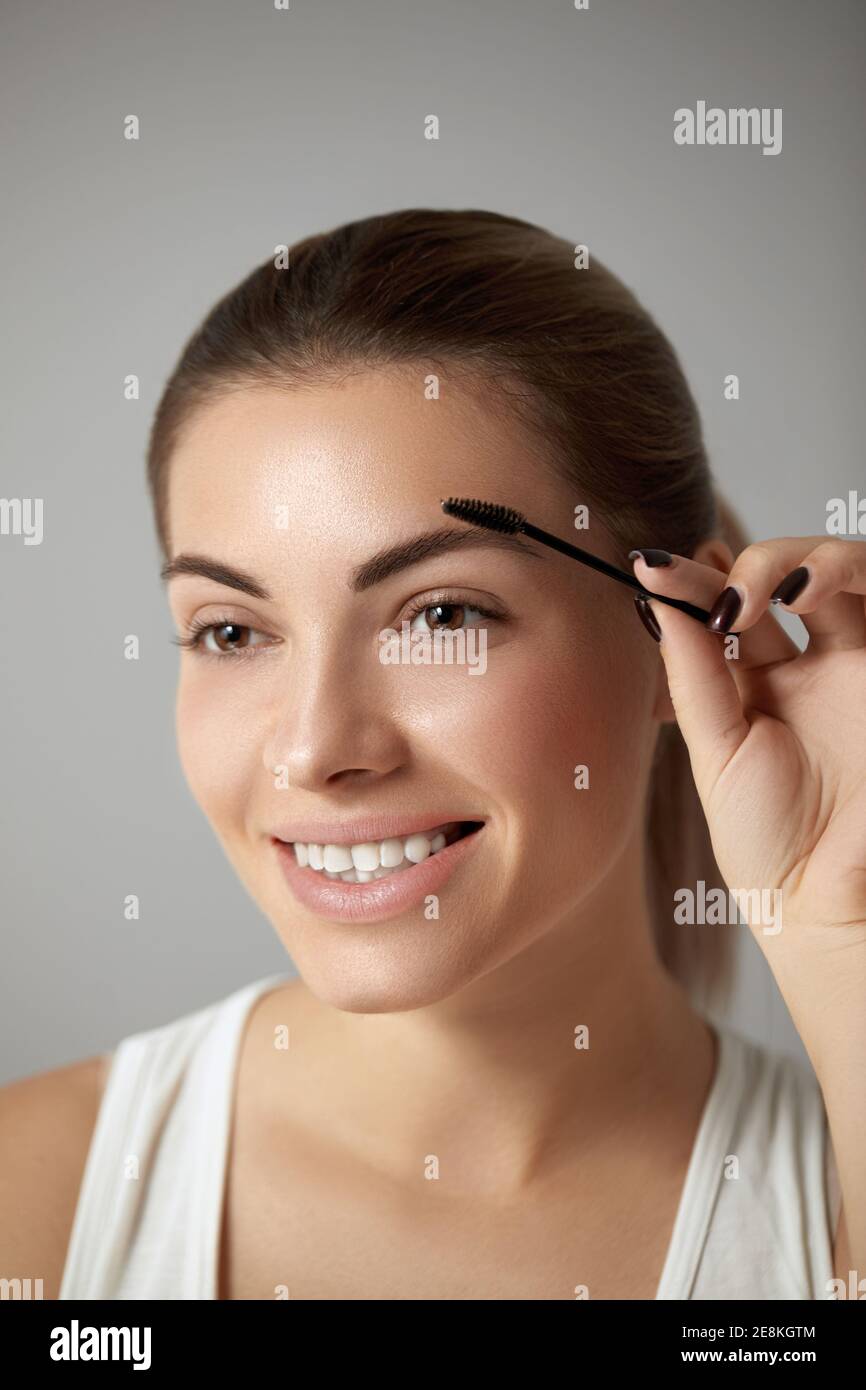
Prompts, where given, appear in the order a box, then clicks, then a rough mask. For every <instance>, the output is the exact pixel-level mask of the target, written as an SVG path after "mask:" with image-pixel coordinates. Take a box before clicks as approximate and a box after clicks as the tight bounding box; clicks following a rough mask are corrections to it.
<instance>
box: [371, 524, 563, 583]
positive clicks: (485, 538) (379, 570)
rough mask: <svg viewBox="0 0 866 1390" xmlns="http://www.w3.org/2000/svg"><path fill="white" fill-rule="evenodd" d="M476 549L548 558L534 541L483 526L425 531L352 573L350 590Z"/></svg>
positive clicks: (377, 554) (531, 557)
mask: <svg viewBox="0 0 866 1390" xmlns="http://www.w3.org/2000/svg"><path fill="white" fill-rule="evenodd" d="M472 548H483V549H485V550H489V549H493V550H511V551H513V552H514V553H516V554H519V555H524V556H527V557H528V558H529V559H532V560H541V559H543V558H544V557H543V555H542V552H541V551H540V550H536V549H535V547H534V546H533V545H532V543H531V542H530V541H527V540H526V539H525V538H524V537H523V536H520V535H517V534H514V535H509V534H506V533H504V532H502V531H487V530H483V529H482V528H481V527H480V526H463V527H461V528H460V529H459V530H457V529H456V528H455V527H453V526H443V527H440V528H439V529H438V530H436V531H425V532H423V534H422V535H420V536H413V537H412V538H411V540H408V541H401V542H399V543H398V544H397V545H392V546H388V548H387V549H385V550H380V551H378V552H377V553H376V554H375V555H373V556H371V558H370V559H369V560H365V561H364V563H363V564H361V565H357V566H356V568H355V569H354V570H353V571H352V578H351V580H350V587H351V588H352V589H353V590H354V592H355V593H362V592H363V590H364V589H371V588H372V587H373V585H374V584H381V583H382V581H383V579H390V577H391V575H393V574H399V573H400V571H401V570H405V569H408V568H409V567H410V565H420V563H421V561H422V560H429V559H430V558H431V556H435V555H448V554H450V553H451V551H452V550H468V549H472Z"/></svg>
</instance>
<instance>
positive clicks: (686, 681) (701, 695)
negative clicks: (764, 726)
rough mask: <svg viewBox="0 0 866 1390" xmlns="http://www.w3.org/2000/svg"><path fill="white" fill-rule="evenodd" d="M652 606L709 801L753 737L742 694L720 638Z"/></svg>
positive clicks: (677, 707) (695, 769)
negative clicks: (716, 787) (730, 763)
mask: <svg viewBox="0 0 866 1390" xmlns="http://www.w3.org/2000/svg"><path fill="white" fill-rule="evenodd" d="M647 604H648V607H649V609H650V611H651V612H652V613H653V615H654V617H655V619H656V622H657V623H658V626H659V628H660V630H661V634H662V635H661V643H660V649H661V654H662V658H663V660H664V663H665V673H666V675H667V681H668V689H669V691H670V696H671V703H672V704H673V707H674V713H675V714H676V717H677V723H678V725H679V727H680V729H681V730H682V735H683V738H684V739H685V741H686V746H687V747H688V750H689V758H690V761H691V765H692V773H693V775H694V778H695V784H696V786H697V788H698V791H699V792H700V793H701V795H702V796H703V795H704V794H705V793H708V792H709V791H711V790H712V787H713V786H714V784H715V782H716V780H717V779H718V777H719V776H720V775H721V773H722V771H723V770H724V768H725V767H726V766H727V764H728V763H729V762H730V760H731V758H732V757H733V756H734V754H735V753H736V752H737V750H738V748H739V747H740V745H741V744H742V743H743V741H744V739H745V738H746V736H747V735H748V732H749V725H748V722H747V720H746V718H745V716H744V714H743V706H742V702H741V700H740V694H739V691H738V689H737V685H736V682H735V680H734V677H733V674H732V672H731V664H730V662H728V661H726V660H725V656H724V653H723V651H722V646H721V643H720V642H719V641H718V638H717V637H716V636H715V634H714V633H712V632H708V631H707V629H706V628H705V627H704V626H703V624H702V623H697V622H695V620H694V618H690V617H689V616H688V614H687V613H682V612H680V610H679V609H677V608H670V607H669V606H668V605H667V604H666V603H659V602H658V600H655V601H653V600H652V599H650V600H647Z"/></svg>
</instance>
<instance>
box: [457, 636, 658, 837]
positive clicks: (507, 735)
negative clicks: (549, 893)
mask: <svg viewBox="0 0 866 1390" xmlns="http://www.w3.org/2000/svg"><path fill="white" fill-rule="evenodd" d="M592 650H593V652H594V655H593V656H592V658H591V659H590V658H589V657H588V656H587V654H586V648H585V647H584V646H583V645H581V644H578V643H575V644H573V646H571V647H570V646H563V647H562V648H561V649H560V650H559V651H558V652H556V653H555V654H553V655H551V654H550V652H549V651H548V655H547V656H545V658H543V659H533V660H531V661H526V660H517V659H515V660H504V659H500V661H499V662H498V663H497V664H496V666H495V667H494V666H493V665H492V663H491V664H490V665H489V666H488V669H487V671H486V672H485V673H484V675H482V676H477V677H476V676H472V677H465V678H464V679H465V693H464V694H463V697H462V702H461V706H460V711H459V713H460V718H459V720H457V719H453V718H452V720H451V727H452V728H456V729H457V730H458V732H457V734H456V736H455V739H454V742H453V743H452V748H453V752H454V758H455V763H456V765H457V766H459V768H460V770H461V772H462V773H463V774H464V775H465V777H466V779H467V781H468V782H469V783H470V784H472V785H475V786H477V787H479V788H482V789H484V791H485V793H486V795H487V797H488V798H489V801H490V803H491V805H492V806H496V807H499V808H500V812H501V814H502V816H503V818H504V821H505V823H506V825H507V824H508V823H511V824H514V825H517V824H519V825H520V827H521V830H520V834H521V840H522V841H523V843H524V844H532V843H535V844H536V847H537V851H538V854H539V856H540V858H541V860H542V861H544V862H548V863H549V862H550V856H551V853H552V852H553V853H556V850H557V848H560V847H561V848H562V849H563V850H566V851H567V850H568V849H569V848H570V849H571V850H572V851H573V849H574V846H575V843H576V842H579V843H580V845H581V847H582V848H589V847H592V846H595V847H596V848H597V849H598V851H599V852H600V853H602V854H608V853H612V852H613V851H614V849H615V848H616V845H617V843H618V842H620V841H621V840H622V838H623V835H624V833H625V831H626V829H627V828H628V826H629V825H630V824H631V821H632V818H633V816H634V815H635V814H636V812H637V809H638V807H639V805H640V800H639V793H640V790H641V782H642V778H643V776H644V775H645V770H646V767H645V765H646V762H647V760H648V757H649V753H650V740H651V733H652V729H651V696H650V687H649V684H648V683H647V682H646V681H645V680H644V679H643V677H642V675H640V674H638V673H635V677H634V679H629V672H630V669H631V670H632V671H633V670H634V668H630V666H629V657H628V651H627V649H626V650H621V649H620V645H619V644H618V643H616V642H611V641H610V640H608V641H607V643H606V644H605V643H602V644H592ZM640 670H641V671H642V670H643V668H642V667H641V668H640ZM473 687H474V689H473ZM452 713H453V711H452ZM581 767H585V768H586V770H587V771H586V774H585V776H583V778H582V780H585V781H586V783H587V785H586V786H585V787H582V788H579V787H577V786H576V785H575V782H576V777H577V774H576V773H575V769H576V768H581Z"/></svg>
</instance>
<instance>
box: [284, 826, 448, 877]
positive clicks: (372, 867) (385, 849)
mask: <svg viewBox="0 0 866 1390" xmlns="http://www.w3.org/2000/svg"><path fill="white" fill-rule="evenodd" d="M446 829H447V827H446ZM446 844H447V838H446V835H445V833H444V831H443V830H441V829H436V830H430V831H428V832H427V833H426V834H415V835H407V836H405V837H404V838H403V839H402V840H400V839H397V838H393V839H390V840H381V841H379V842H378V843H376V842H374V841H365V842H364V843H363V844H357V845H346V844H342V845H338V844H332V845H316V844H308V845H305V844H300V843H299V842H297V841H296V842H295V844H294V846H293V849H294V851H295V859H296V861H297V863H298V864H299V865H300V867H301V868H302V869H304V868H310V869H313V870H315V871H316V872H317V873H323V874H324V876H325V878H329V879H332V880H335V879H340V880H341V881H342V882H343V883H369V882H370V881H371V880H372V879H377V878H387V877H389V875H390V874H392V873H397V872H400V871H402V870H403V869H407V868H410V867H411V866H412V865H413V864H422V863H423V862H424V860H425V859H427V858H429V856H430V855H431V854H439V852H440V851H441V850H443V849H444V848H445V846H446Z"/></svg>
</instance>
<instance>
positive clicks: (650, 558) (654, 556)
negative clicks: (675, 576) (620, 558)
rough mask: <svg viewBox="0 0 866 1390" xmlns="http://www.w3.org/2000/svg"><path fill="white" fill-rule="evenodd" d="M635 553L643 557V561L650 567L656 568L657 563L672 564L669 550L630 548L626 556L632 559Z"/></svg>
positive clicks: (672, 560) (672, 558)
mask: <svg viewBox="0 0 866 1390" xmlns="http://www.w3.org/2000/svg"><path fill="white" fill-rule="evenodd" d="M636 555H640V556H642V557H643V562H644V564H645V565H648V566H649V568H650V569H656V568H657V567H658V566H659V565H672V564H673V562H674V557H673V555H671V553H670V551H669V550H643V549H638V550H630V551H629V552H628V558H629V559H630V560H633V559H634V557H635V556H636Z"/></svg>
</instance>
